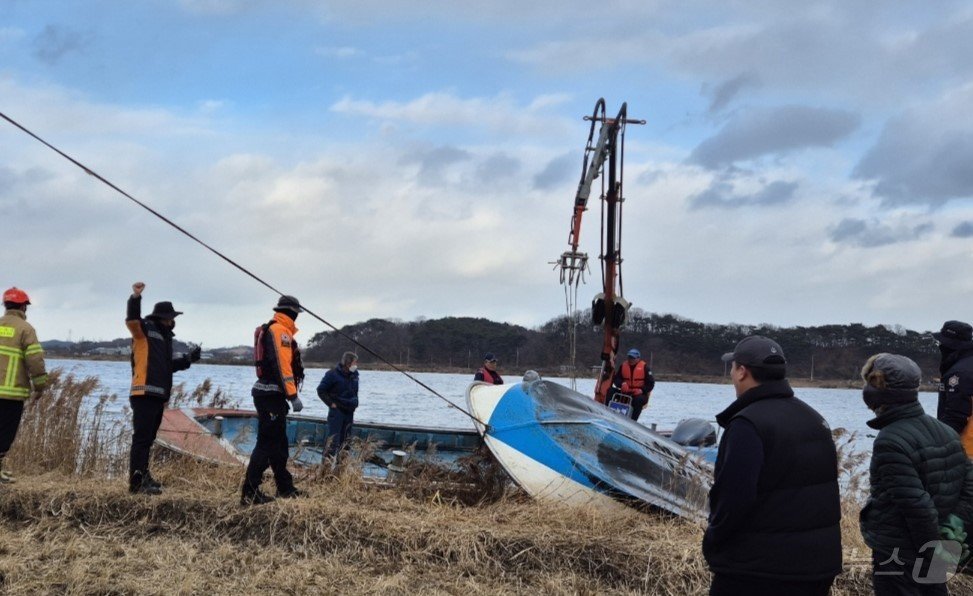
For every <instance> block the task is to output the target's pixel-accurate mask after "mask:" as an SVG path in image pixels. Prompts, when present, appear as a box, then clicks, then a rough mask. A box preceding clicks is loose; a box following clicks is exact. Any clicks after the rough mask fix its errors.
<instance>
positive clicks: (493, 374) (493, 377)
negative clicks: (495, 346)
mask: <svg viewBox="0 0 973 596" xmlns="http://www.w3.org/2000/svg"><path fill="white" fill-rule="evenodd" d="M473 380H474V381H481V382H483V383H490V384H491V385H503V379H502V378H500V373H498V372H497V357H496V356H494V355H493V352H487V353H486V354H484V355H483V366H481V367H480V368H479V370H477V371H476V374H474V375H473Z"/></svg>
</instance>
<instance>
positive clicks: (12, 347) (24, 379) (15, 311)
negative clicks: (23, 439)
mask: <svg viewBox="0 0 973 596" xmlns="http://www.w3.org/2000/svg"><path fill="white" fill-rule="evenodd" d="M29 304H30V298H29V297H28V296H27V293H26V292H24V291H23V290H21V289H18V288H16V287H14V288H10V289H9V290H7V291H6V292H4V293H3V306H4V308H5V309H6V312H5V313H4V315H3V317H0V379H2V381H0V484H7V483H12V482H15V481H16V479H15V478H14V476H13V474H11V473H10V472H9V471H8V470H4V469H3V460H4V458H5V457H6V456H7V452H8V451H10V447H11V446H12V445H13V443H14V439H15V438H16V437H17V429H18V428H20V419H21V418H22V417H23V414H24V402H25V401H27V399H29V398H31V397H34V398H38V397H41V395H43V393H44V389H45V387H46V386H47V371H46V370H45V368H44V350H43V349H42V348H41V344H40V342H38V341H37V333H36V332H35V331H34V327H33V326H31V324H30V323H28V322H27V306H28V305H29Z"/></svg>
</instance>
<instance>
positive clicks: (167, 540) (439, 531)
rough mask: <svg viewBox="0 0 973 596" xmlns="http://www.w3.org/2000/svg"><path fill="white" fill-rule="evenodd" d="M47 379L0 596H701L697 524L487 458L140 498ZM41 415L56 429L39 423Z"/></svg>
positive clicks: (196, 481)
mask: <svg viewBox="0 0 973 596" xmlns="http://www.w3.org/2000/svg"><path fill="white" fill-rule="evenodd" d="M56 382H57V385H54V386H52V389H54V391H53V392H52V394H51V395H50V396H49V401H48V402H46V403H44V402H42V403H37V404H32V405H31V406H30V408H31V409H30V410H29V411H28V413H29V414H30V416H25V425H26V428H22V429H21V430H22V431H25V430H26V432H22V434H21V435H20V436H19V437H18V444H17V447H16V449H17V451H16V453H14V454H12V456H15V459H14V460H13V461H14V462H17V463H18V465H19V469H20V470H21V480H20V482H19V483H17V484H16V485H12V486H5V487H2V488H0V591H2V592H3V593H10V594H203V593H216V594H226V593H236V594H250V593H257V592H265V593H279V594H316V593H356V594H379V593H380V594H413V593H419V592H421V593H424V594H463V595H464V596H467V595H478V594H523V593H537V592H543V593H552V594H604V593H612V594H661V595H673V596H675V595H680V596H681V595H685V594H705V593H706V592H707V590H708V586H709V581H710V575H709V572H708V570H707V567H706V564H705V561H704V560H703V557H702V554H701V552H700V543H701V540H702V526H701V525H698V524H693V523H690V522H686V521H682V520H679V519H676V518H673V517H671V516H661V515H656V514H651V513H642V512H637V511H635V510H632V511H628V512H625V513H623V514H622V515H617V516H607V515H603V514H602V513H601V512H600V511H597V510H593V509H584V508H581V509H567V508H563V507H556V506H550V505H544V504H541V503H536V502H533V501H529V500H527V499H524V498H522V497H521V496H519V495H517V494H515V493H511V492H510V491H508V490H506V489H501V488H497V487H498V486H503V485H504V484H503V483H497V482H496V481H497V478H496V475H497V474H498V473H499V472H498V471H497V470H496V469H495V468H491V467H490V464H489V463H485V462H484V461H482V460H472V459H471V461H470V462H469V463H468V476H467V478H466V479H465V482H460V483H459V484H460V485H463V484H465V485H466V486H467V488H466V489H463V490H465V491H466V492H462V491H460V492H458V493H454V492H450V490H454V489H449V488H448V487H449V486H452V485H454V484H455V483H452V482H444V481H443V478H442V477H441V476H437V475H436V474H438V473H439V472H437V471H435V470H430V469H427V468H422V467H418V468H414V469H411V470H410V472H409V473H407V474H405V475H404V476H403V477H402V479H401V481H400V482H399V483H397V484H396V485H395V486H394V487H392V488H377V487H375V486H374V485H369V484H367V483H365V482H363V481H362V479H361V477H360V476H359V475H358V474H357V473H356V472H355V465H356V464H355V463H354V462H353V461H349V462H347V463H346V464H344V465H343V466H339V468H338V469H337V470H336V471H329V472H328V473H323V472H322V471H321V470H317V471H309V472H307V473H305V474H303V475H302V476H301V477H300V486H301V488H302V489H305V490H306V491H307V492H308V493H309V498H306V499H300V500H288V501H286V502H281V501H278V502H275V503H271V504H269V505H264V506H260V507H249V508H244V507H240V506H239V505H238V504H237V499H238V490H239V486H240V481H241V478H242V471H241V470H240V469H239V468H236V467H221V466H216V465H209V464H204V463H201V462H197V461H193V460H188V459H185V458H179V457H173V458H169V459H167V460H166V461H165V462H164V463H162V464H161V465H158V466H157V467H156V476H157V477H158V478H159V480H161V481H162V482H163V483H164V484H165V485H166V491H165V494H163V495H162V496H159V497H145V496H133V495H130V494H128V492H127V491H126V484H125V483H124V482H122V481H120V480H114V481H110V482H106V479H107V478H110V474H111V473H112V471H113V470H116V469H117V468H118V466H119V465H120V462H124V457H123V456H125V455H127V453H126V451H125V450H124V449H123V450H121V451H119V450H118V449H117V448H114V447H110V444H111V443H112V442H113V441H115V442H116V443H117V442H118V441H120V440H121V439H119V437H118V436H117V435H119V434H120V433H121V431H118V430H117V429H116V428H115V427H114V426H113V423H109V422H106V418H105V416H104V411H103V409H102V411H101V412H100V413H99V411H98V410H97V409H96V410H95V411H94V413H93V414H92V416H94V417H95V419H94V420H92V419H91V418H89V417H87V416H85V415H84V414H83V412H81V408H80V406H78V405H76V404H75V403H74V402H72V400H75V401H79V400H80V399H81V398H82V397H85V395H83V394H85V392H87V394H91V393H92V392H93V391H94V383H93V382H92V380H90V379H82V380H80V381H79V380H77V379H73V378H71V377H64V378H61V377H60V376H58V377H57V380H56ZM210 391H211V389H207V390H206V391H204V392H202V393H205V394H206V395H209V394H210V393H209V392H210ZM206 395H204V397H203V398H206ZM103 399H104V400H108V399H110V398H103ZM99 403H105V402H99ZM44 416H51V417H54V416H60V417H61V418H63V420H62V419H58V420H55V419H53V418H52V419H50V420H47V421H43V420H38V418H41V417H44ZM99 417H100V418H101V419H100V420H99V419H98V418H99ZM72 421H73V424H74V426H73V427H72ZM92 429H94V430H95V431H97V432H96V434H95V437H99V438H98V439H97V440H95V438H93V437H92V435H91V431H92ZM123 438H124V439H126V440H127V438H128V437H127V436H125V437H123ZM123 443H124V446H125V447H127V442H125V441H123ZM848 445H850V442H848ZM116 447H117V445H116ZM48 449H50V450H51V453H46V451H47V450H48ZM72 449H75V450H76V451H74V452H73V453H72V451H71V450H72ZM72 456H77V458H76V459H74V460H73V459H72ZM853 456H854V454H853V453H847V452H846V453H844V454H843V462H846V463H848V466H847V469H848V470H849V472H848V473H849V474H854V473H859V474H860V473H861V472H860V466H858V465H852V463H851V462H853V459H852V458H853ZM113 458H114V459H113ZM72 461H78V462H85V463H83V464H82V463H78V464H72V463H71V462H72ZM859 464H860V461H859ZM856 470H857V472H856ZM448 480H457V478H449V479H448ZM846 484H847V482H846ZM469 487H473V488H469ZM477 497H478V498H477ZM859 506H860V505H859V502H858V496H857V495H848V498H846V499H845V503H844V507H845V509H844V518H843V520H842V528H843V540H844V547H845V555H846V556H845V558H846V565H848V566H849V571H848V572H846V573H844V574H842V575H841V576H839V578H838V581H837V582H836V586H835V589H834V594H869V593H871V590H870V584H869V576H868V574H867V568H865V567H861V568H859V567H856V566H855V563H856V558H858V557H862V561H864V560H865V559H864V557H866V556H867V554H868V549H867V548H866V547H865V546H864V544H863V543H862V541H861V536H860V534H859V533H858V528H857V513H858V508H859ZM968 580H969V578H966V577H962V578H959V577H958V578H955V579H954V580H953V582H951V587H952V589H953V590H954V591H955V592H958V593H963V591H964V590H965V591H966V593H973V582H970V581H968Z"/></svg>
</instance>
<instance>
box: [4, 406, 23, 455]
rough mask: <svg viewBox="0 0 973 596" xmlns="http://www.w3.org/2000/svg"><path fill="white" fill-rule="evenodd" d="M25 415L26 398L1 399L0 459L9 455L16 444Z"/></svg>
mask: <svg viewBox="0 0 973 596" xmlns="http://www.w3.org/2000/svg"><path fill="white" fill-rule="evenodd" d="M23 415H24V400H22V399H0V459H3V457H4V456H5V455H7V452H8V451H10V446H11V445H13V444H14V439H15V438H17V429H18V428H20V419H21V418H22V417H23Z"/></svg>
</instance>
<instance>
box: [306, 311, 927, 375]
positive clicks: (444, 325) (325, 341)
mask: <svg viewBox="0 0 973 596" xmlns="http://www.w3.org/2000/svg"><path fill="white" fill-rule="evenodd" d="M572 326H574V328H575V329H576V332H577V352H576V354H577V357H576V363H575V369H576V371H577V373H578V374H588V373H589V371H590V370H591V368H592V367H597V366H598V365H599V363H600V361H599V354H600V353H601V345H602V333H601V329H600V328H598V329H596V328H594V327H593V326H592V325H591V324H590V312H587V311H586V312H583V313H579V317H578V318H577V319H575V320H572V319H570V318H568V317H567V316H561V317H557V318H555V319H552V320H550V321H548V322H547V323H545V324H544V325H541V326H540V327H538V328H536V329H528V328H525V327H521V326H519V325H511V324H508V323H497V322H494V321H490V320H487V319H483V318H472V317H446V318H442V319H431V320H426V319H419V320H416V321H412V322H403V321H396V320H391V321H390V320H385V319H371V320H368V321H365V322H363V323H356V324H354V325H348V326H346V327H344V328H342V329H341V332H342V333H343V334H345V335H347V336H349V337H352V338H354V339H355V340H356V341H358V342H360V343H362V344H364V345H365V346H368V347H369V348H370V349H371V350H373V351H374V352H376V353H378V354H381V355H382V357H384V358H385V359H387V360H389V361H391V362H393V363H395V364H397V365H401V366H404V367H408V368H413V369H465V370H475V369H476V368H477V367H479V366H480V364H481V362H482V358H483V354H485V353H486V352H492V353H494V354H495V355H496V356H497V357H498V358H499V359H500V362H501V372H505V373H507V374H510V375H518V374H520V373H522V372H523V371H524V370H526V369H530V368H532V369H535V370H539V371H542V372H558V373H567V372H569V371H570V368H571V362H570V354H569V342H568V331H569V330H570V329H571V327H572ZM750 334H760V335H766V336H768V337H771V338H773V339H775V340H777V341H778V342H779V343H780V344H781V346H782V347H783V348H784V352H785V353H786V355H787V359H788V361H789V363H790V366H789V368H788V372H789V376H791V377H795V378H798V377H800V378H814V379H821V380H852V379H856V378H858V374H859V371H860V369H861V365H862V364H863V363H864V361H865V359H866V358H867V357H868V356H870V355H871V354H874V353H876V352H895V353H899V354H904V355H906V356H909V357H910V358H912V359H914V360H915V361H916V362H918V363H919V365H920V366H921V367H922V369H923V376H924V378H926V379H930V378H932V377H934V376H938V374H939V373H938V367H939V351H938V349H937V347H936V343H935V342H934V341H933V340H932V339H930V337H929V335H928V332H921V333H920V332H916V331H911V330H908V329H904V328H903V327H901V326H898V325H895V326H886V325H877V326H874V327H866V326H865V325H861V324H858V323H853V324H849V325H824V326H820V327H776V326H773V325H767V324H763V325H738V324H728V325H717V324H710V323H698V322H696V321H691V320H689V319H685V318H682V317H679V316H676V315H671V314H662V315H660V314H654V313H648V312H645V311H643V310H641V309H637V308H636V309H632V311H631V312H629V315H628V320H627V321H626V324H625V327H624V328H623V329H622V335H621V338H622V339H621V346H620V351H622V352H624V351H627V350H628V349H629V348H632V347H636V348H639V350H641V352H642V357H643V358H644V359H645V360H650V361H651V364H652V369H653V371H654V372H655V373H656V374H657V375H662V376H667V375H669V376H673V375H685V376H694V375H706V376H718V375H722V374H724V365H723V363H722V362H721V360H720V356H722V355H723V353H724V352H727V351H729V350H731V349H732V347H733V346H734V344H735V343H736V342H737V341H739V340H740V339H741V338H743V337H745V336H746V335H750ZM346 350H353V351H355V352H357V353H358V354H359V357H360V361H361V363H362V364H363V365H369V364H377V363H378V360H377V359H376V358H375V357H373V356H372V355H370V354H368V353H367V352H365V351H364V350H361V349H358V348H356V346H355V345H354V343H353V342H351V341H349V340H347V339H345V338H344V337H342V336H341V335H339V334H338V333H336V332H333V331H327V332H322V333H318V334H317V335H315V336H314V337H312V338H311V340H310V341H309V342H308V347H307V349H306V352H305V359H306V360H308V361H313V362H323V363H331V362H334V361H337V359H338V357H339V356H340V355H341V353H342V352H344V351H346Z"/></svg>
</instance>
